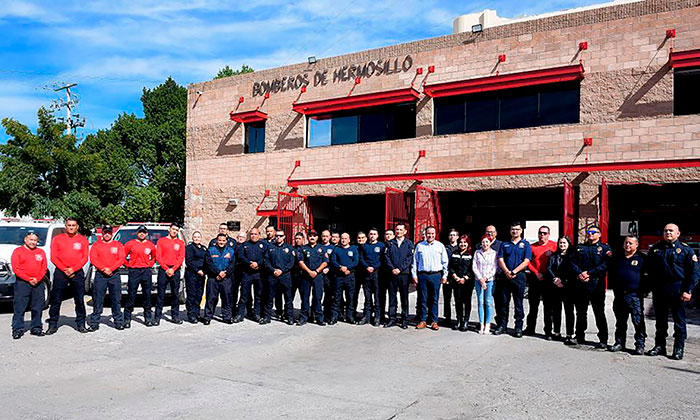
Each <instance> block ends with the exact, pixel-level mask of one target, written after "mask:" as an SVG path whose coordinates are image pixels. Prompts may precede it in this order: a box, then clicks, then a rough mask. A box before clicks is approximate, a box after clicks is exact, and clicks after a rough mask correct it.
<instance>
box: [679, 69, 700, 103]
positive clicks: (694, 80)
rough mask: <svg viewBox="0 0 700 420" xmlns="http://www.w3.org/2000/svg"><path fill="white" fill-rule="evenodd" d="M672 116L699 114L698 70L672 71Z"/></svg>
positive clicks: (699, 84)
mask: <svg viewBox="0 0 700 420" xmlns="http://www.w3.org/2000/svg"><path fill="white" fill-rule="evenodd" d="M673 114H674V115H690V114H700V68H699V67H693V68H689V69H676V70H674V71H673Z"/></svg>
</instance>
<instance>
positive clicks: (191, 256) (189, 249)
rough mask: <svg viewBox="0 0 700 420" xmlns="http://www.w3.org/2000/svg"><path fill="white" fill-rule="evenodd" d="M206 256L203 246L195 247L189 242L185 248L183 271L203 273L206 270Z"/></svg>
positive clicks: (205, 249)
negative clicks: (200, 271)
mask: <svg viewBox="0 0 700 420" xmlns="http://www.w3.org/2000/svg"><path fill="white" fill-rule="evenodd" d="M206 256H207V248H206V247H205V246H204V245H202V244H200V245H195V244H194V242H190V244H189V245H187V246H186V247H185V271H189V272H191V273H196V272H198V271H199V270H202V271H204V270H205V269H206V267H205V263H206Z"/></svg>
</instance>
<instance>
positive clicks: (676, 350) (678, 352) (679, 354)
mask: <svg viewBox="0 0 700 420" xmlns="http://www.w3.org/2000/svg"><path fill="white" fill-rule="evenodd" d="M683 347H684V346H683V344H674V345H673V354H672V355H671V359H673V360H683Z"/></svg>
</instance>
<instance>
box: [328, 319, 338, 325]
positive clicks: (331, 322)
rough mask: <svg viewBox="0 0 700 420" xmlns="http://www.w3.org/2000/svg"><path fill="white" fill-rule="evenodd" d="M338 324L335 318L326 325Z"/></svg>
mask: <svg viewBox="0 0 700 420" xmlns="http://www.w3.org/2000/svg"><path fill="white" fill-rule="evenodd" d="M337 323H338V320H337V319H336V318H331V320H330V321H328V325H335V324H337Z"/></svg>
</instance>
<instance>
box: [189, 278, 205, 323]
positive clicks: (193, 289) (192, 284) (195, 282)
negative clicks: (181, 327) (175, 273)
mask: <svg viewBox="0 0 700 420" xmlns="http://www.w3.org/2000/svg"><path fill="white" fill-rule="evenodd" d="M205 279H206V278H205V277H204V276H200V275H199V274H197V273H193V272H192V271H189V270H186V271H185V292H187V300H186V301H185V309H186V310H187V319H188V320H190V321H196V320H197V319H198V318H199V317H200V315H201V310H200V305H201V303H202V295H203V294H204V282H205Z"/></svg>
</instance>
